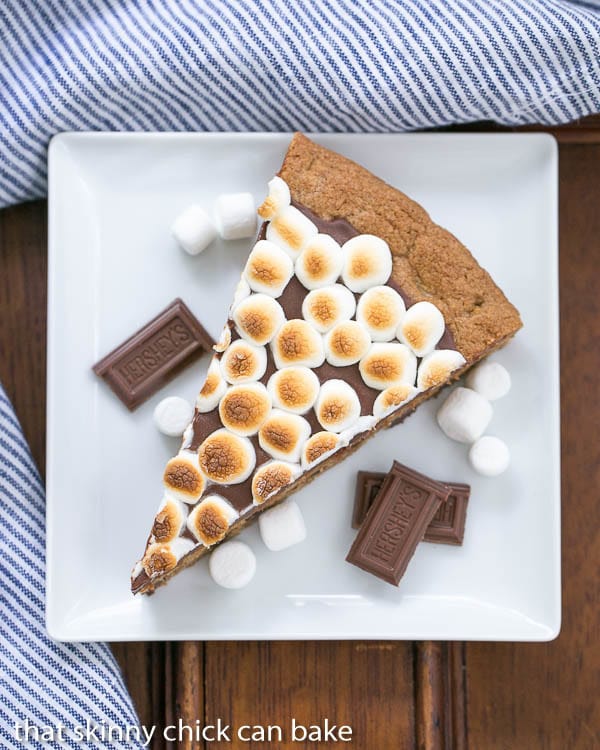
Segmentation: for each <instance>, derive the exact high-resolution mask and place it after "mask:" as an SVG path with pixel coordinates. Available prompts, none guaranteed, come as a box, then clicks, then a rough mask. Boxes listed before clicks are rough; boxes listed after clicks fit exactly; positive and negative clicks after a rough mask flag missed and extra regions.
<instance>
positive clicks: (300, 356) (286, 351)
mask: <svg viewBox="0 0 600 750" xmlns="http://www.w3.org/2000/svg"><path fill="white" fill-rule="evenodd" d="M271 350H272V352H273V359H274V360H275V367H277V369H278V370H281V369H282V368H283V367H288V366H290V365H299V366H303V367H310V368H313V367H319V366H320V365H322V364H323V360H324V359H325V355H324V352H323V339H322V338H321V336H320V335H319V334H318V333H317V332H316V331H315V329H314V328H313V327H312V326H311V325H309V324H308V323H307V322H306V321H305V320H300V319H294V320H288V321H286V322H285V323H284V324H283V325H282V326H281V328H280V329H279V331H278V332H277V335H276V336H275V338H274V339H273V341H272V342H271Z"/></svg>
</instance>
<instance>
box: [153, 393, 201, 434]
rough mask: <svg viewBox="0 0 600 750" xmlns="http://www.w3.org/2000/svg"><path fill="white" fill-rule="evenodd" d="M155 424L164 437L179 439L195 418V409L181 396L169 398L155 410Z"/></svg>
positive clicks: (160, 402) (161, 402)
mask: <svg viewBox="0 0 600 750" xmlns="http://www.w3.org/2000/svg"><path fill="white" fill-rule="evenodd" d="M152 416H153V419H154V424H155V425H156V427H157V429H158V430H159V431H160V432H162V433H163V435H169V436H171V437H179V436H180V435H183V431H184V430H185V428H186V427H187V426H188V424H189V422H190V420H191V418H192V417H193V416H194V407H193V406H192V405H191V404H190V402H189V401H186V400H185V399H184V398H180V397H179V396H168V397H167V398H163V400H162V401H159V402H158V404H156V406H155V408H154V413H153V415H152Z"/></svg>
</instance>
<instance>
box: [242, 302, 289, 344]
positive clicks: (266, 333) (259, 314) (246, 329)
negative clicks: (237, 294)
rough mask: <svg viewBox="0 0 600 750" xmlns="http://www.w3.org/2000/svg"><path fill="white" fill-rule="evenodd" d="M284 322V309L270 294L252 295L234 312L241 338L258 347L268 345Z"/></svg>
mask: <svg viewBox="0 0 600 750" xmlns="http://www.w3.org/2000/svg"><path fill="white" fill-rule="evenodd" d="M284 321H285V314H284V312H283V308H282V307H281V305H280V304H279V302H277V300H275V299H273V297H269V295H268V294H251V295H250V296H249V297H246V299H245V300H243V301H242V302H240V304H239V305H238V306H237V307H236V308H235V310H234V311H233V322H234V323H235V325H236V328H237V331H238V333H239V334H240V336H241V337H242V338H243V339H246V341H249V342H250V343H251V344H256V345H257V346H264V345H265V344H268V343H269V341H271V339H272V338H273V336H274V335H275V334H276V333H277V331H278V330H279V329H280V328H281V326H282V325H283V323H284Z"/></svg>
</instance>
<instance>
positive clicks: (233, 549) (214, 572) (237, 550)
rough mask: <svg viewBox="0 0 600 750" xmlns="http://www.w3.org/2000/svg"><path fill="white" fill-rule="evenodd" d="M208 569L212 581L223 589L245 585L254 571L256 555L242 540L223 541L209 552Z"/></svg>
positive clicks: (239, 587) (251, 577)
mask: <svg viewBox="0 0 600 750" xmlns="http://www.w3.org/2000/svg"><path fill="white" fill-rule="evenodd" d="M208 570H209V572H210V575H211V577H212V579H213V581H214V582H215V583H216V584H217V585H218V586H222V587H223V588H225V589H241V588H243V587H244V586H247V585H248V584H249V583H250V581H251V580H252V579H253V578H254V574H255V573H256V557H255V556H254V552H252V550H251V549H250V547H248V545H247V544H244V542H238V541H237V540H235V539H234V540H232V541H231V542H223V544H220V545H219V546H218V547H217V548H216V549H215V551H214V552H212V553H211V556H210V559H209V561H208Z"/></svg>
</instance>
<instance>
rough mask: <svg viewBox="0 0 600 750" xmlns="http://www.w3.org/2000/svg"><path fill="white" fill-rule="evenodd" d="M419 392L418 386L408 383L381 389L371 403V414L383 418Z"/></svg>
mask: <svg viewBox="0 0 600 750" xmlns="http://www.w3.org/2000/svg"><path fill="white" fill-rule="evenodd" d="M418 392H419V389H418V388H415V387H414V385H409V384H408V383H398V384H397V385H392V386H390V387H389V388H386V389H385V390H384V391H381V393H380V394H379V396H377V398H376V399H375V403H374V404H373V415H374V416H375V417H377V419H383V418H384V417H387V416H388V414H391V413H392V412H393V411H395V410H396V409H398V408H399V407H400V406H402V405H403V404H406V403H408V402H409V401H410V400H411V399H413V398H414V397H415V396H416V395H417V393H418Z"/></svg>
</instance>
